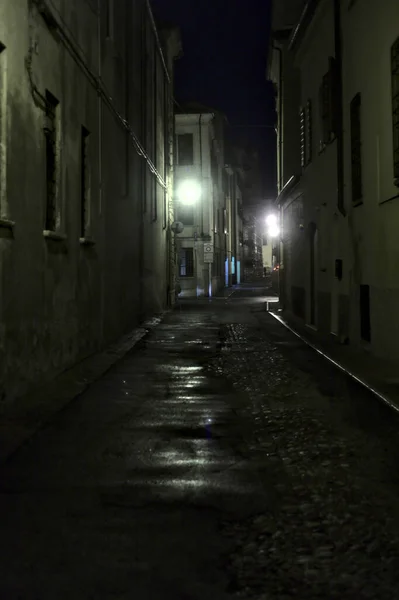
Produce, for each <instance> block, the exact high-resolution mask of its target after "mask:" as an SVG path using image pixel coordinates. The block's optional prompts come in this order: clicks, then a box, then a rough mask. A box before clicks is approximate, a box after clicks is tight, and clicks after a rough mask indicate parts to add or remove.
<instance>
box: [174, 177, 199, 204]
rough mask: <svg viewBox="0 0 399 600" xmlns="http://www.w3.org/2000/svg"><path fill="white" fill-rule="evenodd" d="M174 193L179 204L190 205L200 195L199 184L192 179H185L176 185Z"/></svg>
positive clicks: (196, 200) (194, 202)
mask: <svg viewBox="0 0 399 600" xmlns="http://www.w3.org/2000/svg"><path fill="white" fill-rule="evenodd" d="M176 195H177V198H178V200H179V202H181V204H185V205H186V206H192V205H193V204H196V202H198V200H199V199H200V197H201V186H200V184H199V183H198V182H197V181H195V180H194V179H185V180H184V181H182V182H181V183H180V184H179V186H178V187H177V190H176Z"/></svg>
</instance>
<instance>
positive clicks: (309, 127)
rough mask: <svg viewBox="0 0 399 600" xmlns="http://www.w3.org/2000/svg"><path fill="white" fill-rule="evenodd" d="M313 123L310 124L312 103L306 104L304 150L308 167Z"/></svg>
mask: <svg viewBox="0 0 399 600" xmlns="http://www.w3.org/2000/svg"><path fill="white" fill-rule="evenodd" d="M312 144H313V123H312V101H311V100H308V101H307V103H306V149H305V159H306V164H307V165H308V164H309V163H310V162H311V161H312Z"/></svg>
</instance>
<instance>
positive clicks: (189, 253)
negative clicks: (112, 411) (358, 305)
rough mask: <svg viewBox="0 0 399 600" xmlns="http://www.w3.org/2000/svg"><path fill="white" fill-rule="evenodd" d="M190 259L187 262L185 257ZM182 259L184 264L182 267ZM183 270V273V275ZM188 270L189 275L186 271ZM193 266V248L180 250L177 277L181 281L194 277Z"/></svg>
mask: <svg viewBox="0 0 399 600" xmlns="http://www.w3.org/2000/svg"><path fill="white" fill-rule="evenodd" d="M188 256H189V257H190V260H187V257H188ZM183 257H184V262H185V264H184V265H183ZM183 269H184V270H185V273H184V274H183V272H182V271H183ZM188 270H189V273H187V271H188ZM194 272H195V266H194V248H192V247H190V248H180V252H179V277H181V278H183V279H189V278H192V277H194Z"/></svg>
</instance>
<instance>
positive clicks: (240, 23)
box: [151, 0, 275, 188]
mask: <svg viewBox="0 0 399 600" xmlns="http://www.w3.org/2000/svg"><path fill="white" fill-rule="evenodd" d="M151 4H152V6H153V9H154V13H155V15H157V16H159V17H160V18H161V19H164V20H166V21H170V22H172V23H174V24H176V25H177V26H179V27H180V30H181V35H182V42H183V53H184V55H183V57H182V58H180V59H179V60H178V61H176V91H175V95H176V99H177V100H178V101H181V102H184V101H197V102H201V103H204V104H207V105H209V106H212V107H214V108H215V109H220V110H222V111H223V112H225V113H226V115H227V117H228V119H229V122H230V124H231V125H232V126H237V125H245V126H248V128H243V129H241V128H237V129H234V130H235V131H237V134H238V133H239V132H240V134H241V135H242V136H243V139H246V140H250V141H251V142H252V143H253V144H254V145H256V146H258V148H259V150H260V151H261V153H262V157H263V160H264V161H265V163H267V164H265V170H266V171H267V173H268V174H270V175H269V176H268V177H267V179H269V180H270V178H271V177H273V168H274V167H273V165H272V164H271V163H273V162H274V158H272V155H273V150H274V148H275V146H274V132H273V129H267V127H268V126H269V127H270V126H274V116H273V99H272V90H271V87H270V86H269V85H268V83H267V81H266V61H267V49H268V39H269V29H270V14H269V13H270V0H152V2H151ZM270 184H271V185H272V183H271V182H270V181H269V185H268V186H267V187H268V188H269V186H270Z"/></svg>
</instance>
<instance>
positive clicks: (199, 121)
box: [198, 113, 204, 237]
mask: <svg viewBox="0 0 399 600" xmlns="http://www.w3.org/2000/svg"><path fill="white" fill-rule="evenodd" d="M198 131H199V147H200V169H201V189H202V184H203V181H202V113H201V114H200V116H199V119H198ZM203 234H204V205H203V200H202V203H201V236H202V237H203Z"/></svg>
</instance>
